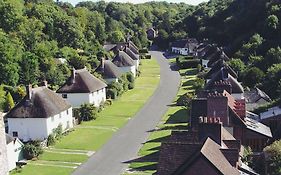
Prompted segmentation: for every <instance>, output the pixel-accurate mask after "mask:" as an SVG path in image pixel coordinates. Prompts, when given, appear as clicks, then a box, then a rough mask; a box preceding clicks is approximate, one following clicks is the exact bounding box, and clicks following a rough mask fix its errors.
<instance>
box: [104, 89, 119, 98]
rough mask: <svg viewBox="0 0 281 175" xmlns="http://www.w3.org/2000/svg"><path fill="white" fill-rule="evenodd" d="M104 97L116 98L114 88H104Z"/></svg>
mask: <svg viewBox="0 0 281 175" xmlns="http://www.w3.org/2000/svg"><path fill="white" fill-rule="evenodd" d="M106 98H107V99H116V98H117V91H116V89H114V88H110V89H107V90H106Z"/></svg>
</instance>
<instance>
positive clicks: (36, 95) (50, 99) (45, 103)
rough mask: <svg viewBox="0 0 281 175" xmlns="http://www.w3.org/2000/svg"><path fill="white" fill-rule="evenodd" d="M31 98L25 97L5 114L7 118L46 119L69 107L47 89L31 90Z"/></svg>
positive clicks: (58, 96)
mask: <svg viewBox="0 0 281 175" xmlns="http://www.w3.org/2000/svg"><path fill="white" fill-rule="evenodd" d="M30 93H31V98H29V97H28V95H26V96H25V97H24V98H23V99H22V100H21V101H20V102H19V103H18V104H17V105H16V106H15V107H14V108H13V109H11V110H10V111H9V112H8V113H7V114H6V117H7V118H48V117H51V116H54V115H56V114H59V113H61V112H62V111H65V110H67V109H69V108H70V107H71V105H70V104H69V103H68V102H67V101H65V100H64V99H63V98H62V97H61V96H60V95H58V94H56V93H55V92H53V91H51V90H50V89H48V88H47V87H37V88H33V89H31V92H30Z"/></svg>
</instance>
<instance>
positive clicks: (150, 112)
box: [73, 51, 180, 175]
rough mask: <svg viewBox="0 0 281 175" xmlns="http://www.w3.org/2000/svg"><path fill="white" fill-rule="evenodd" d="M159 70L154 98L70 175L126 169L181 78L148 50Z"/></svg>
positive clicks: (159, 55) (103, 174) (156, 53)
mask: <svg viewBox="0 0 281 175" xmlns="http://www.w3.org/2000/svg"><path fill="white" fill-rule="evenodd" d="M150 54H151V55H152V57H153V58H155V59H157V61H158V63H159V65H160V68H161V73H160V84H159V86H158V88H157V89H156V91H155V92H154V95H152V96H151V98H150V99H149V100H148V101H147V103H146V104H145V105H144V106H143V108H142V109H141V110H140V111H139V112H138V113H137V114H136V116H135V117H133V118H132V119H131V120H130V121H129V122H128V123H127V125H126V126H124V127H123V128H122V129H120V130H119V131H118V132H116V133H115V134H114V135H113V137H112V138H111V139H110V140H109V141H108V142H107V143H106V144H105V145H104V146H103V147H102V148H101V149H100V150H99V151H97V152H96V153H95V154H93V155H92V156H91V157H90V158H89V160H88V161H87V162H85V163H84V164H82V165H81V166H80V167H78V169H76V170H75V171H74V173H73V175H81V174H83V175H119V174H122V173H123V172H124V171H125V170H126V169H127V167H128V164H126V163H125V162H127V161H129V160H132V159H134V158H136V157H137V152H138V150H139V148H140V147H141V146H142V143H144V142H145V141H146V139H147V138H148V136H149V131H151V130H153V129H154V128H155V126H156V125H157V124H158V122H159V121H160V119H161V117H162V116H163V115H164V114H165V112H166V110H167V109H168V105H169V104H171V102H172V101H173V99H174V97H175V95H176V93H177V91H178V87H179V84H180V75H179V73H178V72H177V71H176V70H172V69H171V67H170V65H169V63H168V61H167V60H166V58H165V57H164V56H163V53H162V52H159V51H151V52H150Z"/></svg>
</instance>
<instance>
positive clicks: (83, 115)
mask: <svg viewBox="0 0 281 175" xmlns="http://www.w3.org/2000/svg"><path fill="white" fill-rule="evenodd" d="M97 111H98V110H97V108H96V107H95V106H94V105H93V104H82V105H81V107H80V108H79V112H80V121H90V120H95V119H96V118H97V117H98V114H97Z"/></svg>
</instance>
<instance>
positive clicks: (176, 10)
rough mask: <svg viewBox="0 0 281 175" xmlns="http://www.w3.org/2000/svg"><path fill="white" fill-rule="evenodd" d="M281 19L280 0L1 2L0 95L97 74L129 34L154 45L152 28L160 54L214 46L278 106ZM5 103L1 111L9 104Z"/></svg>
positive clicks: (247, 81) (250, 84)
mask: <svg viewBox="0 0 281 175" xmlns="http://www.w3.org/2000/svg"><path fill="white" fill-rule="evenodd" d="M280 19H281V4H280V1H278V0H223V1H220V0H211V1H209V2H207V3H202V4H199V5H198V6H190V5H187V4H184V3H180V4H175V3H167V2H149V3H143V4H131V3H124V4H122V3H116V2H110V3H106V2H104V1H100V2H91V1H86V2H80V3H78V4H77V5H76V7H73V6H72V5H71V4H70V3H63V2H60V1H56V2H54V1H52V0H1V1H0V21H1V22H0V40H1V42H0V60H1V61H0V64H1V66H0V69H1V72H2V73H1V75H0V84H2V87H1V88H0V94H1V97H2V98H3V97H4V98H6V95H7V92H10V93H11V95H12V97H13V98H14V101H15V102H17V101H18V100H19V98H20V97H22V95H23V94H22V93H24V92H22V91H23V88H22V87H18V86H23V85H26V84H35V85H36V84H38V83H39V82H41V81H42V80H47V81H48V82H49V84H50V85H51V88H53V89H56V88H57V87H58V86H59V85H61V84H62V83H63V82H64V81H65V79H66V78H67V77H68V76H69V74H70V69H71V68H72V67H75V68H83V67H85V66H86V67H87V68H88V69H89V70H91V71H93V70H94V69H95V68H96V67H97V66H98V64H99V59H100V58H101V57H102V56H104V55H105V54H107V53H105V52H104V50H103V49H102V45H103V44H105V43H116V42H122V41H125V40H126V38H127V37H128V36H130V37H131V40H132V41H133V42H134V43H135V44H136V45H137V46H139V47H140V48H145V47H149V45H150V44H151V42H152V41H149V40H148V39H147V36H146V29H147V28H149V27H152V26H153V27H154V28H156V29H157V30H158V31H159V32H158V37H157V38H155V40H154V41H153V42H154V44H156V45H158V46H159V47H160V48H162V49H167V48H168V46H169V43H170V42H172V41H175V40H177V39H182V38H186V37H195V38H197V39H199V40H201V41H203V40H205V41H206V40H208V42H210V43H217V44H218V46H220V47H223V49H224V50H225V52H226V53H227V54H228V56H229V57H231V58H232V60H231V61H230V65H231V66H232V67H233V68H234V69H235V71H236V72H238V73H239V77H240V81H242V82H243V85H244V86H245V87H249V88H251V87H255V86H257V87H259V88H261V89H262V90H264V91H266V92H267V93H268V94H269V95H270V97H272V98H273V99H275V100H278V99H279V97H280V95H281V91H280V90H278V89H280V88H281V81H280V78H281V48H280V47H279V46H280V44H281V34H280V32H279V31H280V28H281V26H280ZM60 58H63V59H66V63H67V64H62V63H61V61H60ZM2 91H3V92H2ZM3 94H4V95H3ZM20 94H21V95H20ZM0 101H1V106H2V108H4V107H3V106H4V105H5V104H4V102H5V100H0Z"/></svg>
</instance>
